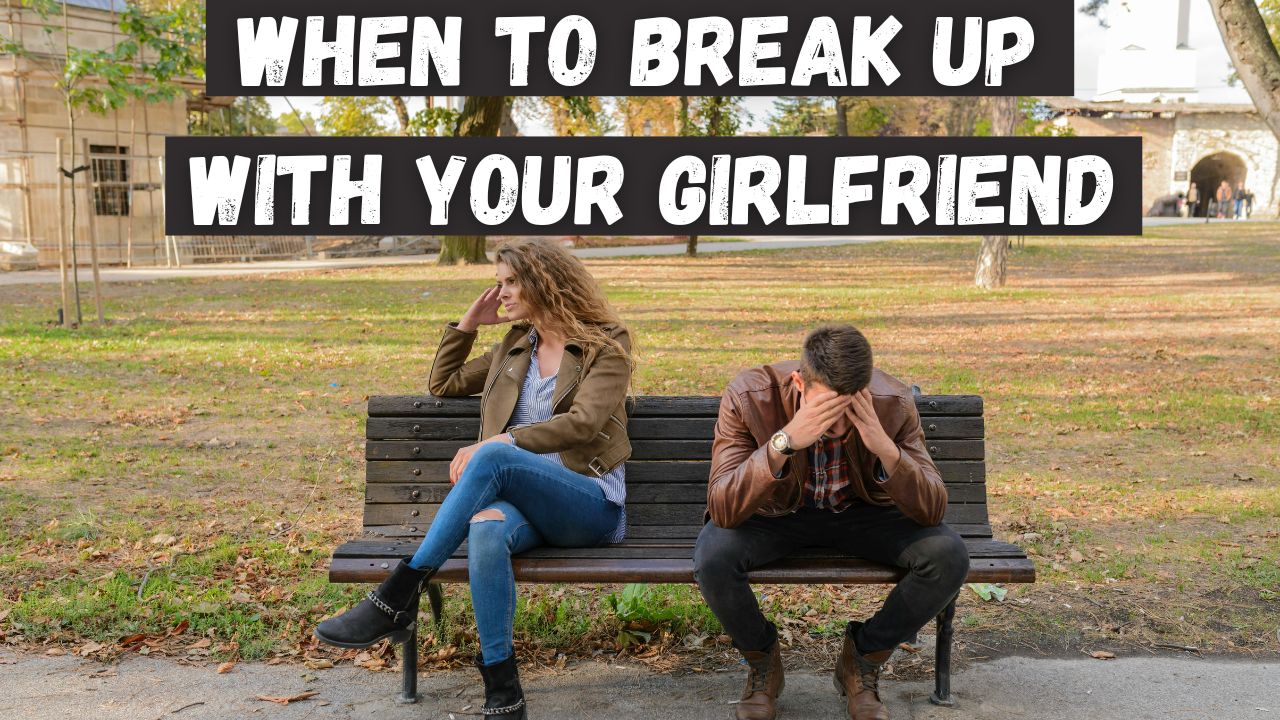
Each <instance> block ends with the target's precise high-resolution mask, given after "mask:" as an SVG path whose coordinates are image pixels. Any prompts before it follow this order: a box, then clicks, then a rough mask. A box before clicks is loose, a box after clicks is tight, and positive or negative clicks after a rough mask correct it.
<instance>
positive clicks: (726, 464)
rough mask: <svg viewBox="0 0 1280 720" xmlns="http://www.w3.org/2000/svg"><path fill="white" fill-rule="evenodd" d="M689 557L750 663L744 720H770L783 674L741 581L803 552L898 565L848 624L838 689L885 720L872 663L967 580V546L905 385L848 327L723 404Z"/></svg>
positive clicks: (744, 379) (766, 369)
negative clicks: (822, 549)
mask: <svg viewBox="0 0 1280 720" xmlns="http://www.w3.org/2000/svg"><path fill="white" fill-rule="evenodd" d="M711 453H712V457H711V478H710V482H709V485H708V488H707V509H708V515H709V516H710V522H708V523H707V524H706V525H705V526H704V527H703V529H702V532H701V534H700V535H699V536H698V542H697V546H696V548H695V550H694V556H693V562H694V572H695V576H696V577H697V580H698V587H699V588H700V589H701V591H702V596H703V597H704V598H705V599H706V601H707V604H708V605H709V606H710V607H711V609H712V611H713V612H715V614H716V616H717V617H718V618H720V622H721V624H722V625H723V626H724V629H725V632H727V633H728V634H729V636H730V637H731V638H732V639H733V643H734V645H735V646H736V647H737V648H738V649H739V650H740V651H741V652H742V653H743V655H744V656H745V657H746V661H747V665H748V666H749V670H748V677H747V686H746V689H745V690H744V691H743V693H742V699H741V701H740V702H739V703H738V704H737V707H736V715H737V717H738V718H739V720H772V719H773V718H774V717H775V716H776V714H777V710H776V703H777V698H778V694H779V693H780V692H781V691H782V685H783V671H782V663H781V657H780V654H779V643H778V633H777V629H776V628H775V626H774V625H773V624H772V623H770V622H769V621H767V620H766V619H765V617H764V615H763V614H762V613H761V612H760V606H759V604H758V603H757V602H756V598H755V595H754V594H753V593H752V592H751V587H750V586H749V585H748V583H747V573H748V572H749V571H750V570H752V569H753V568H756V567H759V566H761V565H764V564H765V563H768V562H770V561H773V560H776V559H779V558H782V557H785V556H786V555H788V554H790V553H791V552H792V551H793V550H796V549H797V548H801V547H805V546H814V545H817V546H827V547H833V548H836V549H838V550H841V551H844V552H847V553H849V554H851V555H857V556H858V557H862V558H866V559H868V560H872V561H875V562H880V563H885V564H888V565H894V566H897V567H901V568H903V569H905V570H906V571H907V574H906V576H905V577H904V578H903V580H902V581H901V582H900V583H899V584H898V586H897V587H896V588H894V590H893V592H891V593H890V594H889V597H888V599H887V600H886V601H885V604H884V607H883V608H881V609H880V611H879V612H877V613H876V614H875V615H873V616H872V617H871V618H870V619H869V620H867V621H866V622H865V623H862V622H850V623H849V624H848V626H847V627H846V629H845V634H844V647H843V649H842V651H841V653H840V658H839V662H838V663H837V664H836V673H835V682H836V687H837V688H838V689H839V691H840V693H841V694H842V695H845V696H846V698H847V707H848V713H849V717H850V718H852V719H853V720H873V719H874V720H885V719H886V718H888V713H887V711H886V710H885V708H884V705H883V704H881V702H880V695H879V688H878V682H879V677H880V668H881V666H882V665H884V663H885V662H886V661H887V660H888V659H889V656H890V655H892V654H893V650H894V648H896V647H897V646H898V644H899V643H901V642H904V641H906V640H908V639H910V638H911V637H912V636H913V635H915V633H916V632H917V631H918V630H919V629H920V628H921V627H923V626H924V625H925V623H927V622H928V621H929V620H931V619H933V618H934V617H936V616H937V615H938V613H940V612H941V611H942V610H943V609H944V608H945V607H946V606H947V605H948V604H949V603H950V602H951V600H952V599H953V598H955V596H956V594H957V593H958V592H959V591H960V587H961V585H962V584H963V582H964V578H965V575H966V574H967V573H968V569H969V555H968V552H967V550H966V549H965V545H964V541H963V540H961V539H960V536H959V535H957V534H956V533H955V531H954V530H952V529H951V528H949V527H947V526H946V525H945V524H942V516H943V514H944V513H945V512H946V509H947V490H946V486H945V485H943V483H942V478H941V476H940V475H939V473H938V468H937V466H935V465H934V464H933V460H932V459H930V457H929V453H928V451H927V450H926V448H925V442H924V432H923V431H922V430H921V428H920V416H919V414H918V413H917V412H916V406H915V401H914V400H913V399H912V396H911V390H910V388H908V387H907V386H906V385H903V384H902V383H901V382H899V381H898V380H895V379H894V378H892V377H890V376H889V375H887V374H885V373H883V372H881V371H879V370H876V369H873V368H872V362H871V346H870V344H868V342H867V339H866V338H865V337H863V335H862V333H861V332H859V331H858V330H857V329H856V328H853V327H850V326H847V325H846V326H833V327H824V328H819V329H817V330H814V331H813V332H811V333H809V335H808V337H806V338H805V341H804V346H803V350H802V354H801V359H800V361H799V362H796V361H788V362H780V363H776V364H773V365H764V366H762V367H755V368H750V369H748V370H745V371H743V372H742V373H740V374H739V375H738V376H737V377H736V378H734V380H733V382H731V383H729V387H728V388H727V389H726V390H725V392H724V396H723V397H722V398H721V401H720V416H719V419H718V421H717V422H716V428H715V441H714V444H713V446H712V451H711Z"/></svg>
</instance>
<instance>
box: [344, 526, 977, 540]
mask: <svg viewBox="0 0 1280 720" xmlns="http://www.w3.org/2000/svg"><path fill="white" fill-rule="evenodd" d="M947 524H948V525H950V526H951V529H952V530H955V531H956V532H957V533H959V534H960V537H963V538H989V537H991V526H990V525H987V524H986V523H947ZM426 527H427V523H422V524H420V525H370V524H368V523H365V525H364V528H363V532H364V535H365V537H368V538H379V537H384V538H421V537H422V535H423V533H424V532H425V531H426ZM701 531H702V523H698V524H696V525H633V526H631V527H628V528H627V537H628V538H630V539H633V540H634V539H641V538H655V539H658V538H661V539H674V538H689V539H692V538H696V537H698V533H699V532H701Z"/></svg>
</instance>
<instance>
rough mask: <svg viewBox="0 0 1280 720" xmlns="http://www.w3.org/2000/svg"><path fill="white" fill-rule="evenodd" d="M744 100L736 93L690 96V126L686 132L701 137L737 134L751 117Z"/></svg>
mask: <svg viewBox="0 0 1280 720" xmlns="http://www.w3.org/2000/svg"><path fill="white" fill-rule="evenodd" d="M743 100H744V98H743V97H741V96H734V95H708V96H701V97H690V98H689V128H688V131H687V132H686V133H685V134H686V135H693V136H699V137H729V136H732V135H737V134H738V130H739V128H741V127H742V123H743V122H746V121H748V120H750V119H751V113H749V112H747V109H746V107H745V106H744V104H743Z"/></svg>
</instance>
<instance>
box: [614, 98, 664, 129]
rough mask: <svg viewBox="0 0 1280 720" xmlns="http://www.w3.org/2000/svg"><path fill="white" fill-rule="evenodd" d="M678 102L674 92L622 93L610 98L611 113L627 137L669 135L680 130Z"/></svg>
mask: <svg viewBox="0 0 1280 720" xmlns="http://www.w3.org/2000/svg"><path fill="white" fill-rule="evenodd" d="M679 103H680V100H679V98H678V97H675V96H662V95H624V96H622V97H616V98H614V99H613V115H614V119H615V122H616V123H617V126H618V129H620V130H621V131H622V134H623V135H626V136H628V137H637V136H644V135H652V136H655V137H669V136H673V135H679V134H680V117H679ZM646 128H647V130H646Z"/></svg>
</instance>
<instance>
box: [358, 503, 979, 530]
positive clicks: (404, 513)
mask: <svg viewBox="0 0 1280 720" xmlns="http://www.w3.org/2000/svg"><path fill="white" fill-rule="evenodd" d="M439 508H440V505H439V504H438V503H387V504H381V505H366V506H365V509H364V522H365V524H366V525H395V524H401V525H409V526H415V527H416V526H420V525H426V524H430V523H431V521H432V520H433V519H434V518H435V516H436V511H437V510H439ZM704 510H705V508H704V507H703V506H702V505H700V504H694V503H645V504H639V505H627V525H628V526H629V527H635V526H637V525H692V524H694V523H698V522H699V521H701V520H702V517H703V511H704ZM414 513H417V514H416V515H415V514H414ZM946 521H947V522H948V523H985V522H987V506H986V505H985V504H951V505H948V506H947V514H946Z"/></svg>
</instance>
